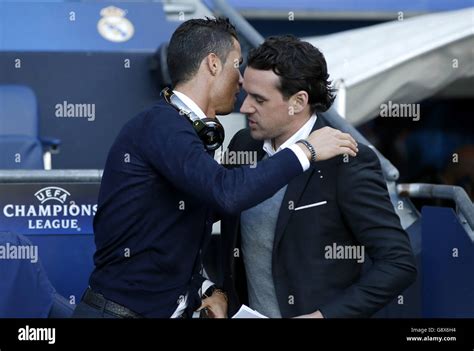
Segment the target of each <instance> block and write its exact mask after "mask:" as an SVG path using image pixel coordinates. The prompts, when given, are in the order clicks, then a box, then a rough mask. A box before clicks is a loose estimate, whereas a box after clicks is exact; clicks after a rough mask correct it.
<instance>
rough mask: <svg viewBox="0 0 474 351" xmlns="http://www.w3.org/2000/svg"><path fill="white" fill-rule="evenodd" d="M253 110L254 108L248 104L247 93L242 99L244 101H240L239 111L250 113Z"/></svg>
mask: <svg viewBox="0 0 474 351" xmlns="http://www.w3.org/2000/svg"><path fill="white" fill-rule="evenodd" d="M254 112H255V109H254V108H252V107H251V106H250V99H249V96H248V95H247V96H246V97H245V99H244V102H243V103H242V106H240V113H243V114H251V113H254Z"/></svg>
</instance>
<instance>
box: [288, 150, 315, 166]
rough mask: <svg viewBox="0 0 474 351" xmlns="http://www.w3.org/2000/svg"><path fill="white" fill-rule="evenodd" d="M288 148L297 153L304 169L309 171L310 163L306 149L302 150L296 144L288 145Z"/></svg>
mask: <svg viewBox="0 0 474 351" xmlns="http://www.w3.org/2000/svg"><path fill="white" fill-rule="evenodd" d="M288 149H290V150H292V151H293V152H294V153H295V155H296V157H298V160H299V161H300V164H301V167H302V168H303V171H307V170H308V169H309V166H310V163H309V160H308V157H307V156H306V154H305V153H304V151H303V150H301V148H300V147H299V146H298V145H296V144H293V145H290V146H288Z"/></svg>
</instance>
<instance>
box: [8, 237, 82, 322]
mask: <svg viewBox="0 0 474 351" xmlns="http://www.w3.org/2000/svg"><path fill="white" fill-rule="evenodd" d="M32 245H33V244H32V243H31V241H29V240H28V239H27V238H26V237H24V236H23V235H19V234H14V233H9V232H1V233H0V246H1V247H2V251H3V253H2V256H4V255H5V253H6V252H7V251H9V252H10V254H9V255H10V256H11V255H12V254H11V252H13V251H12V249H11V248H12V247H16V250H20V249H19V248H20V247H21V248H22V249H21V250H22V252H23V253H25V252H27V249H26V248H27V247H32ZM17 252H19V251H17ZM30 252H32V251H30ZM0 277H1V279H0V318H68V317H70V316H71V315H72V313H73V311H74V307H73V306H74V305H71V304H70V303H69V302H68V301H67V300H66V299H65V298H64V297H62V296H61V295H59V294H58V293H57V292H56V289H55V288H54V287H53V286H52V284H51V282H50V281H49V279H48V277H47V274H46V272H45V270H44V268H43V265H42V264H41V261H40V259H39V257H38V255H36V257H34V256H29V257H27V258H22V259H15V258H12V257H2V263H1V264H0Z"/></svg>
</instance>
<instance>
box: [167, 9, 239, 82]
mask: <svg viewBox="0 0 474 351" xmlns="http://www.w3.org/2000/svg"><path fill="white" fill-rule="evenodd" d="M232 38H235V39H236V40H238V38H237V32H236V31H235V27H234V26H233V25H232V24H231V23H230V22H229V19H228V18H208V17H206V18H205V19H191V20H188V21H186V22H183V23H182V24H181V25H180V26H179V27H178V28H177V29H176V31H175V32H174V33H173V35H172V37H171V40H170V43H169V45H168V56H167V63H168V70H169V74H170V77H171V82H172V84H173V86H176V84H178V83H183V82H186V81H188V80H189V79H191V78H192V77H193V76H194V75H195V74H196V72H197V71H198V69H199V65H200V64H201V62H202V60H203V59H204V58H205V57H206V56H207V55H209V54H210V53H214V54H216V55H217V57H219V59H220V60H221V61H222V62H223V63H225V61H226V58H227V55H228V54H229V52H230V51H231V50H232V48H233V40H232Z"/></svg>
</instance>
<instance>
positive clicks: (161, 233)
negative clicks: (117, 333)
mask: <svg viewBox="0 0 474 351" xmlns="http://www.w3.org/2000/svg"><path fill="white" fill-rule="evenodd" d="M167 61H168V66H169V70H170V76H171V79H172V81H173V86H174V91H173V96H172V97H170V98H171V101H170V102H171V104H170V103H168V102H166V101H165V100H163V99H161V100H159V101H158V102H157V104H156V105H155V106H153V107H152V108H150V109H148V110H145V111H144V112H142V113H140V114H139V115H138V116H136V117H135V118H133V119H131V120H130V121H129V122H128V123H127V124H126V125H125V126H124V127H123V128H122V130H121V132H120V133H119V135H118V136H117V138H116V140H115V142H114V144H113V145H112V147H111V149H110V152H109V155H108V158H107V162H106V165H105V169H104V174H103V177H102V184H101V188H100V193H99V201H98V211H97V214H96V216H95V218H94V232H95V243H96V247H97V250H96V253H95V254H94V263H95V269H94V271H93V272H92V274H91V277H90V281H89V284H90V286H89V288H87V290H86V292H85V293H84V296H83V298H82V301H81V303H80V304H79V305H78V306H77V308H76V311H75V314H74V316H75V317H96V318H117V317H121V318H138V317H162V318H169V317H173V318H175V317H183V316H187V317H189V316H191V315H192V314H193V312H194V311H195V310H196V309H198V308H199V307H202V308H204V307H205V308H207V309H208V310H209V311H210V315H211V316H214V317H225V316H226V310H227V297H226V295H225V293H223V292H222V291H220V290H219V289H216V288H215V286H213V283H212V282H210V281H208V280H206V279H205V278H204V277H203V276H202V274H201V267H202V264H201V251H202V250H203V249H204V248H205V246H206V243H207V242H208V240H209V238H210V235H211V229H212V223H213V220H214V212H220V213H228V214H229V213H239V212H240V211H242V210H244V209H246V208H249V207H251V206H254V205H256V204H257V203H259V202H260V201H262V200H264V199H265V198H267V197H270V196H271V195H272V194H273V193H274V192H275V191H277V190H278V189H279V188H281V187H282V186H283V185H284V184H286V183H288V182H289V181H290V180H291V179H292V178H293V177H295V176H297V175H299V174H301V173H303V172H304V171H305V170H306V169H308V168H309V166H310V162H309V160H310V159H311V157H312V156H311V152H310V149H309V148H314V149H316V150H317V151H318V155H319V159H320V160H323V159H326V158H330V157H334V156H336V155H340V154H344V153H350V154H354V155H355V153H356V151H357V147H356V143H355V141H354V140H353V139H352V138H351V137H350V136H349V135H347V134H344V133H341V132H339V131H336V130H334V129H326V130H322V131H318V132H316V133H314V134H312V135H311V136H309V137H308V138H305V139H307V140H305V141H303V142H300V143H293V145H289V146H288V148H287V149H286V150H283V151H282V152H280V153H279V154H278V155H276V156H275V157H273V158H272V159H269V160H267V161H264V162H261V163H259V164H258V166H257V167H256V168H250V167H240V168H236V169H233V170H228V169H226V168H224V167H223V166H222V165H220V164H218V163H217V162H216V161H215V160H214V159H213V154H212V151H209V150H208V149H206V148H205V145H204V143H203V140H204V142H206V143H207V141H208V140H207V139H201V138H200V137H199V136H198V134H197V133H198V132H200V131H201V130H202V129H200V127H199V126H200V125H202V124H206V125H214V126H215V125H216V123H217V122H216V119H215V116H216V115H217V114H228V113H230V112H231V111H232V110H233V106H234V103H235V101H236V94H237V93H238V92H239V89H240V86H241V84H242V76H241V74H240V71H239V63H240V62H241V61H242V58H241V50H240V45H239V42H238V41H237V34H236V32H235V29H234V27H233V26H232V25H231V24H230V23H229V22H228V20H223V19H195V20H190V21H187V22H184V23H183V24H181V25H180V26H179V28H178V29H177V30H176V31H175V33H174V34H173V36H172V38H171V41H170V44H169V47H168V58H167ZM178 111H179V112H178ZM209 118H210V119H211V122H209ZM196 126H198V127H199V129H196ZM211 139H212V138H211ZM305 143H306V146H305V145H304V144H305ZM308 143H309V144H308ZM307 145H310V146H309V148H308V146H307ZM311 145H312V146H311Z"/></svg>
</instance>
